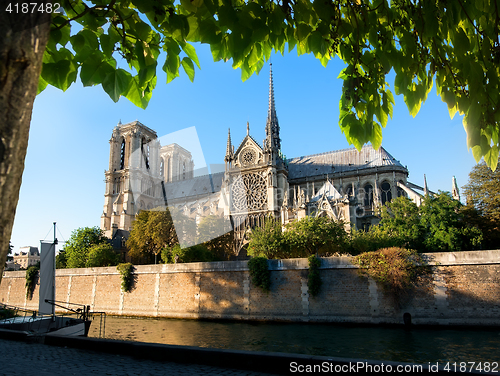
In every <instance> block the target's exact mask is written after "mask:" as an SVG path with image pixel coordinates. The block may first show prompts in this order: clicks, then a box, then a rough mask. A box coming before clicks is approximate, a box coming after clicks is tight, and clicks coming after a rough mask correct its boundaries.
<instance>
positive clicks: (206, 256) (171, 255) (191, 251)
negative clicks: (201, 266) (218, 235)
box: [161, 244, 216, 264]
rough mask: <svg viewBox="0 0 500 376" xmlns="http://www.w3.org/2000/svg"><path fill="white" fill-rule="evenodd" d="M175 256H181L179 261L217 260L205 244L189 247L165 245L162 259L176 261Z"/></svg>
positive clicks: (167, 261) (166, 262) (170, 261)
mask: <svg viewBox="0 0 500 376" xmlns="http://www.w3.org/2000/svg"><path fill="white" fill-rule="evenodd" d="M175 256H179V257H178V260H177V262H178V263H181V262H182V263H184V262H210V261H216V257H215V256H214V254H213V253H212V252H210V251H209V250H208V248H207V247H206V246H204V245H203V244H198V245H194V246H192V247H188V248H181V247H180V245H179V244H176V245H175V246H173V247H165V248H163V249H162V250H161V260H162V261H163V263H165V264H173V263H175Z"/></svg>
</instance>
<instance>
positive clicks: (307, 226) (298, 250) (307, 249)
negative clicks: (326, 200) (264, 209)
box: [283, 217, 347, 257]
mask: <svg viewBox="0 0 500 376" xmlns="http://www.w3.org/2000/svg"><path fill="white" fill-rule="evenodd" d="M283 237H284V240H285V243H286V244H287V245H288V247H290V253H291V254H292V255H293V256H292V257H308V256H310V255H314V254H323V255H331V254H335V253H342V252H345V250H346V245H347V233H346V231H345V229H344V223H343V222H337V221H334V220H333V219H331V218H329V217H305V218H302V219H301V220H299V221H295V222H291V223H288V224H287V225H286V226H285V231H284V233H283Z"/></svg>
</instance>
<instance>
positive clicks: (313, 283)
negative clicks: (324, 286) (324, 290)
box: [307, 255, 322, 296]
mask: <svg viewBox="0 0 500 376" xmlns="http://www.w3.org/2000/svg"><path fill="white" fill-rule="evenodd" d="M308 260H309V273H308V275H307V287H308V291H309V294H310V295H312V296H316V295H318V294H319V291H320V288H321V283H322V282H321V275H320V274H319V267H320V265H321V260H320V259H319V258H317V257H316V256H314V255H311V256H309V258H308Z"/></svg>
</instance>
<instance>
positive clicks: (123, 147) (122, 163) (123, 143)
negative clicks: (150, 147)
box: [120, 139, 125, 170]
mask: <svg viewBox="0 0 500 376" xmlns="http://www.w3.org/2000/svg"><path fill="white" fill-rule="evenodd" d="M124 168H125V139H123V140H122V146H121V149H120V170H123V169H124Z"/></svg>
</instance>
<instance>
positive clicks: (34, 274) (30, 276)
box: [26, 263, 40, 300]
mask: <svg viewBox="0 0 500 376" xmlns="http://www.w3.org/2000/svg"><path fill="white" fill-rule="evenodd" d="M39 270H40V263H38V264H37V265H32V266H30V267H29V268H28V269H26V297H27V298H28V299H29V300H31V298H32V297H33V291H35V286H36V283H37V281H38V272H39Z"/></svg>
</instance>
